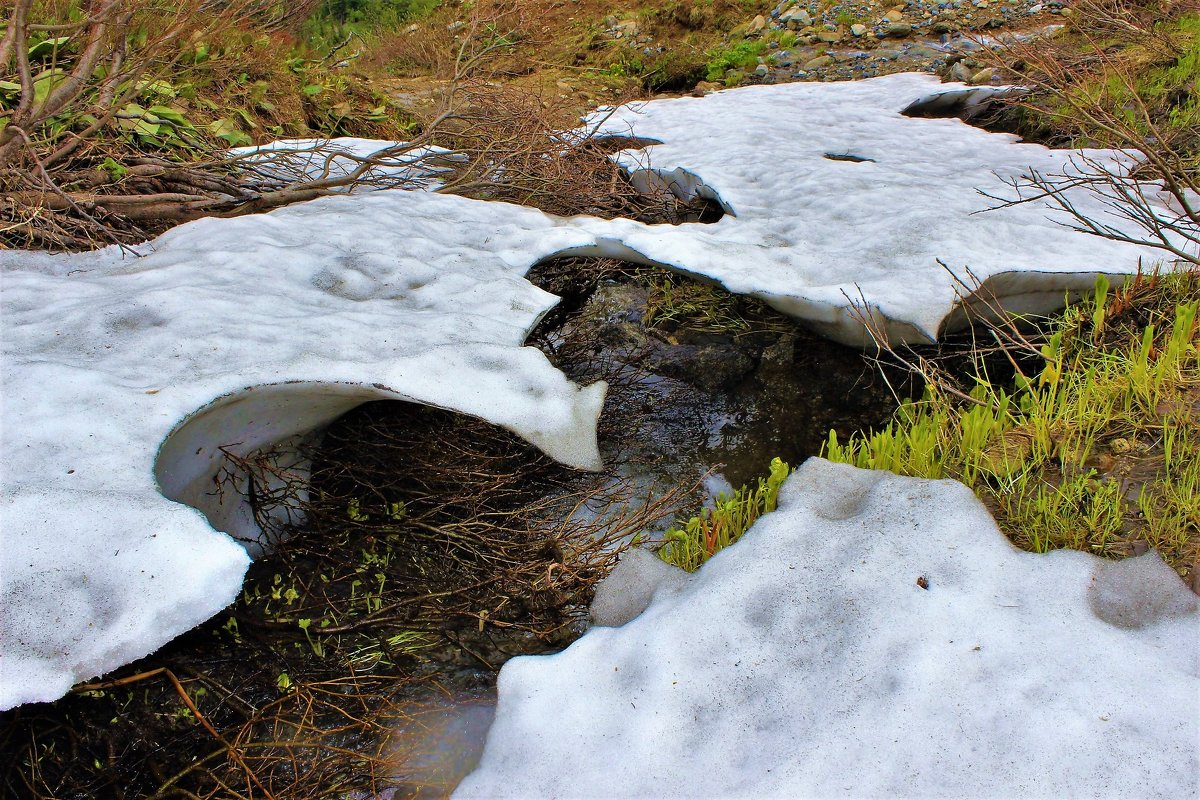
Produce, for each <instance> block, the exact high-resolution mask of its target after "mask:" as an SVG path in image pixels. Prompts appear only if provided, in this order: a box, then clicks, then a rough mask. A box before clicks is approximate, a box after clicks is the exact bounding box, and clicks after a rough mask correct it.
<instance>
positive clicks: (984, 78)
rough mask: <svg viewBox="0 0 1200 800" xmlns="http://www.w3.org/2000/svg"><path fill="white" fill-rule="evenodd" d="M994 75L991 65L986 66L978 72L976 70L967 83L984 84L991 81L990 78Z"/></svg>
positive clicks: (973, 84) (994, 71)
mask: <svg viewBox="0 0 1200 800" xmlns="http://www.w3.org/2000/svg"><path fill="white" fill-rule="evenodd" d="M995 75H996V70H994V69H992V68H991V67H987V68H986V69H981V70H979V72H976V73H975V74H974V75H972V76H971V78H970V80H968V81H967V83H969V84H971V85H972V86H982V85H984V84H988V83H991V82H992V78H993V77H995Z"/></svg>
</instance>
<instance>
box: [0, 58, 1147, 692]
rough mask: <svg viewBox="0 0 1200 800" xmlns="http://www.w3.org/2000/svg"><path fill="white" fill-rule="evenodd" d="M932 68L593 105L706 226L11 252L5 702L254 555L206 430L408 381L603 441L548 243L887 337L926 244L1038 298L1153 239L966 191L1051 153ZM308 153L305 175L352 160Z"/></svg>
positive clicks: (524, 224)
mask: <svg viewBox="0 0 1200 800" xmlns="http://www.w3.org/2000/svg"><path fill="white" fill-rule="evenodd" d="M935 86H936V82H935V81H934V80H933V79H931V78H930V77H929V76H914V75H899V76H889V77H886V78H880V79H876V80H870V81H861V82H857V83H850V84H792V85H785V86H775V87H753V88H750V89H745V90H737V91H730V92H720V93H717V94H714V95H710V96H708V97H705V98H702V99H695V98H684V99H679V100H667V101H661V102H655V103H651V104H647V105H644V106H642V107H641V108H640V110H634V109H628V108H626V109H621V110H619V111H618V112H617V114H615V115H614V116H613V117H612V118H611V119H609V120H608V121H607V123H606V131H605V133H608V134H617V135H620V134H622V133H628V128H630V127H632V128H633V132H634V134H635V135H636V136H637V137H639V138H638V139H637V140H636V142H635V144H637V145H639V146H640V145H645V144H647V143H648V142H649V141H650V140H651V139H653V140H654V141H659V142H663V144H657V145H656V144H651V145H649V149H650V150H651V151H652V153H653V158H654V165H653V166H654V169H653V170H648V171H643V172H639V173H636V174H635V179H636V180H638V181H642V182H645V183H646V185H648V186H649V185H654V184H663V183H665V184H666V185H669V186H671V187H672V188H673V190H675V191H678V192H679V193H680V194H681V195H683V196H689V197H690V196H697V197H703V198H707V199H709V200H711V201H713V202H719V203H720V204H721V205H722V207H723V208H725V209H726V210H727V211H729V212H731V213H730V214H727V215H726V216H725V217H724V218H722V219H721V220H720V221H719V222H717V223H715V224H711V225H699V224H688V225H680V226H675V227H672V226H665V225H656V226H651V225H643V224H641V223H638V222H633V221H630V220H612V221H605V220H599V219H594V218H588V217H576V218H572V219H557V218H552V217H549V216H547V215H544V214H542V213H540V212H538V211H535V210H531V209H526V208H518V207H515V206H511V205H506V204H501V203H485V202H478V201H471V200H464V199H461V198H454V197H446V196H441V195H437V194H434V193H431V192H403V191H381V192H367V193H354V194H349V195H341V196H337V197H327V198H324V199H321V200H316V201H313V202H310V203H305V204H301V205H296V206H292V207H289V208H285V209H281V210H278V211H275V212H272V213H270V214H262V215H256V216H249V217H242V218H237V219H205V220H200V221H198V222H194V223H191V224H188V225H184V226H181V227H179V228H177V229H175V230H173V231H171V232H169V233H167V234H166V235H164V236H162V237H160V238H159V239H157V240H155V241H154V242H153V243H151V244H150V245H148V246H147V249H148V250H149V251H151V252H150V254H149V255H147V256H146V257H144V258H139V259H128V260H123V259H122V257H121V254H120V253H119V252H117V251H114V250H107V251H101V252H98V253H92V254H86V255H71V256H60V257H50V256H45V255H42V254H36V253H19V252H6V253H0V270H2V271H3V297H2V298H0V302H2V308H0V326H2V328H0V343H2V345H3V360H2V367H3V371H2V375H3V377H2V380H3V385H2V390H3V391H2V394H3V399H4V407H3V431H4V434H3V437H2V441H0V463H3V465H4V469H3V474H2V475H0V492H2V497H3V499H2V500H0V526H2V528H3V533H4V540H5V541H4V548H3V552H0V658H2V659H3V662H2V664H0V670H2V675H3V679H2V680H0V708H6V707H10V706H13V705H16V704H19V703H24V702H31V701H39V700H51V699H54V698H55V697H58V696H60V695H62V694H63V693H64V692H65V691H67V689H68V688H69V687H70V685H71V684H72V683H73V682H75V681H77V680H79V679H86V678H90V677H92V676H94V675H96V674H99V673H102V672H104V671H106V670H109V669H112V668H114V667H117V666H119V665H121V664H123V663H126V662H128V661H129V660H131V659H134V658H136V657H138V656H140V655H144V654H146V653H149V652H151V651H152V650H154V649H155V648H157V647H159V646H160V645H162V644H163V643H165V642H166V641H168V640H169V639H170V638H172V637H173V636H175V635H177V634H179V633H181V632H183V631H185V630H187V629H188V628H189V627H191V626H193V625H195V624H198V623H199V622H201V621H202V620H204V619H205V618H207V617H209V616H211V615H212V614H214V613H216V612H218V611H219V610H220V609H221V608H223V607H224V606H225V605H226V604H227V603H228V602H229V601H230V600H231V599H232V598H233V597H234V596H235V595H236V593H237V591H238V588H239V582H240V576H241V574H242V572H243V571H244V569H245V566H246V563H247V557H246V554H245V552H244V551H243V548H242V547H241V546H239V545H237V544H235V543H234V542H233V541H232V540H230V539H229V538H227V537H225V536H223V535H221V534H219V533H216V532H215V531H214V529H216V530H219V531H225V532H228V533H230V534H232V535H234V536H236V537H238V538H240V539H242V540H253V539H254V537H255V535H256V530H255V529H254V527H253V525H252V520H251V514H250V513H249V510H248V508H247V507H246V505H245V503H244V501H242V500H241V498H240V497H238V496H237V495H238V493H237V492H236V491H233V490H232V489H234V488H236V487H227V488H228V489H230V490H227V491H224V492H222V491H219V490H218V482H217V480H216V479H217V478H218V474H219V471H220V469H221V464H222V457H223V454H222V452H221V448H222V447H224V448H225V449H226V450H228V451H229V452H232V453H234V454H235V455H239V456H240V455H245V454H247V453H249V452H251V451H253V450H255V449H258V448H264V447H271V446H276V445H280V444H281V443H289V442H293V443H294V442H295V441H296V440H297V439H298V438H299V437H303V436H305V435H306V434H308V433H310V432H312V431H314V430H317V429H320V428H321V427H322V426H323V425H324V424H326V423H327V422H328V421H330V420H331V419H333V418H334V417H336V416H337V415H338V414H340V413H342V412H343V411H345V410H348V409H349V408H351V407H353V406H355V405H357V404H359V403H362V402H364V401H366V400H372V399H384V398H398V399H408V400H415V401H418V402H423V403H428V404H432V405H437V406H441V407H444V408H449V409H454V410H457V411H462V412H465V413H468V414H473V415H475V416H478V417H481V418H483V419H486V420H489V421H491V422H493V423H496V424H498V425H502V426H504V427H506V428H508V429H510V430H512V431H514V432H515V433H518V434H520V435H522V436H524V437H525V438H527V439H529V440H530V441H531V442H533V443H534V444H536V445H537V446H539V447H541V448H542V449H543V450H544V451H545V452H546V453H548V454H549V455H551V456H553V457H554V458H557V459H559V460H560V461H563V462H565V463H567V464H571V465H575V466H578V467H596V466H598V460H599V455H598V452H597V448H596V442H595V419H596V415H597V414H598V413H599V409H600V406H601V403H602V400H603V393H604V387H603V386H602V385H596V386H592V387H587V388H584V389H581V388H580V387H577V386H575V385H574V384H572V383H570V382H569V381H568V380H566V378H565V377H564V376H563V375H562V374H561V373H559V372H558V371H557V370H555V369H554V368H553V367H552V366H551V365H550V364H549V362H548V361H547V360H546V359H545V358H544V357H543V356H542V355H541V354H540V353H539V352H537V351H536V350H533V349H528V348H523V347H521V343H522V341H523V340H524V337H525V335H526V332H527V331H528V330H529V329H530V328H531V327H532V326H533V325H534V324H536V322H537V320H538V319H540V317H541V315H543V314H544V313H545V312H546V311H547V310H548V309H549V308H550V307H551V306H552V305H553V304H554V303H555V302H556V299H555V298H554V297H552V296H551V295H548V294H546V293H545V292H542V291H540V290H538V289H536V288H535V287H533V286H532V285H531V284H529V283H528V282H527V281H525V280H524V278H523V277H522V275H523V274H524V272H525V270H527V269H528V268H529V266H530V265H532V264H534V263H536V262H537V261H539V260H541V259H543V258H549V257H553V256H556V255H567V254H580V255H604V256H612V257H618V258H628V259H632V260H636V261H642V262H649V263H658V264H663V265H666V266H670V267H673V268H675V269H678V270H681V271H684V272H690V273H694V274H699V275H705V276H710V277H712V278H714V279H716V280H719V281H721V282H722V283H724V284H725V285H726V286H727V287H728V288H730V289H731V290H732V291H735V292H741V293H746V294H752V295H755V296H757V297H760V298H763V299H764V300H766V301H767V302H769V303H771V304H772V305H774V306H775V307H776V308H778V309H780V310H782V311H784V312H786V313H789V314H792V315H794V316H796V317H799V318H801V319H804V320H807V321H808V322H809V323H810V324H812V325H813V326H814V327H817V328H818V329H820V330H822V331H824V332H825V333H826V334H828V335H830V336H833V337H835V338H838V339H841V340H843V341H861V340H862V339H863V328H862V324H861V322H860V321H859V320H858V319H857V318H856V316H855V312H854V311H853V309H852V307H851V303H850V301H849V300H848V297H849V298H855V299H859V298H861V300H862V301H863V302H865V303H866V304H867V305H869V306H871V307H872V309H873V312H872V313H875V314H877V315H878V317H879V318H880V319H882V320H885V321H886V324H887V325H888V327H889V329H890V332H891V334H892V336H893V339H894V340H896V341H902V340H920V339H929V338H932V337H934V336H936V334H937V333H938V331H939V329H940V328H941V326H942V325H943V323H944V322H945V321H946V320H947V319H948V318H949V315H951V313H952V311H953V309H954V307H955V305H956V302H957V301H958V300H959V297H958V287H957V286H956V284H955V282H954V280H953V278H952V277H951V276H949V275H948V274H947V273H946V271H945V270H943V269H942V268H941V267H940V266H939V265H938V260H939V259H940V260H941V261H942V262H944V263H946V264H947V265H949V266H950V267H952V268H961V267H965V266H969V267H970V268H971V269H972V270H974V272H975V274H977V275H979V276H980V277H981V278H983V279H986V281H987V288H988V290H989V291H993V292H995V293H996V294H998V295H999V296H1000V297H1001V299H1003V300H1004V301H1005V302H1008V303H1010V304H1014V305H1019V306H1023V307H1025V308H1041V309H1043V310H1044V309H1045V308H1048V307H1050V306H1053V305H1054V304H1056V303H1058V302H1061V299H1062V295H1063V290H1064V289H1065V288H1071V287H1076V288H1080V287H1083V286H1085V285H1086V286H1090V285H1091V282H1092V273H1093V272H1094V271H1096V270H1104V271H1125V272H1131V271H1133V270H1134V269H1136V267H1137V262H1138V259H1139V258H1140V257H1144V256H1147V255H1153V253H1150V252H1149V251H1146V250H1143V249H1139V248H1136V247H1132V246H1129V245H1123V244H1117V243H1115V242H1110V241H1106V240H1102V239H1097V238H1092V237H1088V236H1084V235H1082V234H1078V233H1074V232H1071V231H1069V230H1067V229H1065V228H1063V227H1061V226H1060V225H1057V224H1055V223H1054V222H1053V221H1050V220H1048V219H1047V218H1046V209H1039V208H1036V207H1034V206H1021V207H1018V208H1009V209H1005V210H1003V211H997V212H992V213H987V214H974V213H973V212H975V211H978V210H980V209H982V208H985V207H986V206H987V205H988V201H986V200H985V199H984V198H982V197H981V196H980V195H979V194H978V192H977V188H985V189H986V188H992V189H996V188H999V187H1002V184H1001V183H1000V179H1001V178H1003V177H1010V176H1012V175H1016V174H1019V173H1020V172H1023V171H1025V170H1026V169H1028V168H1029V167H1031V166H1032V167H1034V168H1036V169H1039V170H1041V171H1043V172H1053V171H1054V170H1055V168H1057V167H1061V166H1062V165H1063V164H1065V163H1066V161H1067V155H1066V154H1064V153H1063V152H1058V151H1050V150H1046V149H1045V148H1041V147H1036V146H1030V145H1022V144H1017V143H1015V142H1014V141H1013V139H1012V137H1010V136H1004V135H997V134H988V133H985V132H983V131H979V130H976V129H973V128H970V127H968V126H966V125H964V124H962V123H961V122H959V121H957V120H929V119H912V118H909V117H905V116H903V114H902V113H901V112H902V111H903V110H904V109H905V108H907V107H908V106H909V105H910V104H912V103H913V102H914V101H916V100H918V99H920V98H922V97H924V96H926V95H928V94H930V92H931V91H932V90H933V89H934V87H935ZM630 141H633V140H630ZM385 144H386V143H373V142H365V141H361V140H354V141H351V140H344V141H340V142H335V143H333V145H331V146H333V148H334V150H333V151H330V152H337V151H338V148H341V150H340V152H342V153H345V154H351V155H353V154H364V153H370V152H374V151H375V150H377V149H378V147H380V146H384V145H385ZM292 149H293V150H294V149H295V148H292ZM826 154H834V155H837V154H851V155H853V156H854V157H855V160H854V162H853V163H850V162H847V161H846V160H843V159H831V158H828V157H826ZM294 155H295V157H296V158H299V159H300V160H299V161H296V162H294V163H292V168H294V169H295V170H298V171H300V172H305V173H307V174H312V171H313V170H314V169H318V170H320V171H324V170H325V169H326V168H327V167H328V168H329V169H331V170H333V171H334V172H336V171H338V170H344V169H346V168H347V167H348V165H349V164H350V163H352V162H353V159H346V158H341V157H335V158H333V159H332V160H331V161H329V162H326V161H325V160H324V156H316V157H315V160H314V159H310V158H309V157H308V154H305V153H300V154H294ZM1092 155H1093V157H1095V158H1099V159H1104V158H1115V156H1114V155H1113V154H1106V153H1093V154H1092ZM390 167H391V168H395V169H398V170H401V171H403V170H406V169H410V168H411V165H409V164H406V163H396V164H392V165H390ZM993 171H995V173H997V174H993ZM406 174H407V173H406ZM1077 202H1078V204H1079V205H1080V207H1081V208H1084V209H1086V210H1091V209H1092V208H1093V206H1092V205H1089V202H1090V201H1089V199H1088V198H1087V197H1080V198H1078V199H1077ZM734 215H736V216H734ZM297 467H298V469H300V470H301V471H303V464H302V463H300V464H298V465H297ZM168 498H170V499H168ZM173 501H179V502H178V503H177V502H173ZM184 504H186V505H184ZM188 506H191V507H188Z"/></svg>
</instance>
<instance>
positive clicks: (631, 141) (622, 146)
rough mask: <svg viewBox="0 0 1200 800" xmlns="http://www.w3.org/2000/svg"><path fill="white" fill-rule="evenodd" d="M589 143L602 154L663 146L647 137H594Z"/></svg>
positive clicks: (657, 140)
mask: <svg viewBox="0 0 1200 800" xmlns="http://www.w3.org/2000/svg"><path fill="white" fill-rule="evenodd" d="M589 142H590V143H591V144H592V145H593V146H594V147H595V148H596V149H598V150H600V152H602V153H609V154H612V153H619V152H621V151H622V150H643V149H645V148H647V147H650V146H651V145H656V144H662V141H661V140H659V139H650V138H648V137H645V136H618V135H612V136H603V135H599V136H593V137H592V138H591V139H590V140H589Z"/></svg>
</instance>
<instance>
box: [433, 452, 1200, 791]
mask: <svg viewBox="0 0 1200 800" xmlns="http://www.w3.org/2000/svg"><path fill="white" fill-rule="evenodd" d="M919 579H920V580H919ZM655 580H657V578H655ZM1135 585H1136V588H1135ZM499 692H500V700H499V707H498V710H497V716H496V721H495V723H494V725H493V727H492V730H491V732H490V733H489V736H488V742H487V747H486V750H485V752H484V756H483V760H482V762H481V765H480V767H479V769H478V770H477V771H476V772H474V773H472V774H471V775H470V776H468V777H467V779H466V780H465V781H464V782H463V783H462V784H461V785H460V786H459V789H458V791H457V792H456V794H455V797H456V798H470V797H488V798H501V797H513V798H527V797H560V798H568V797H614V798H615V797H642V798H647V797H654V798H701V797H704V798H715V797H779V798H799V797H834V796H837V797H934V796H938V797H1067V796H1071V797H1149V796H1155V797H1165V798H1176V797H1192V796H1194V795H1195V794H1196V790H1197V788H1198V787H1200V764H1198V753H1197V749H1196V743H1197V741H1198V737H1200V612H1198V610H1197V602H1196V597H1195V596H1193V595H1192V594H1191V593H1190V592H1189V591H1188V590H1187V589H1186V587H1184V585H1183V583H1182V582H1181V581H1180V580H1179V578H1178V576H1176V575H1175V574H1174V573H1173V572H1172V571H1171V570H1170V569H1168V568H1167V567H1166V566H1165V565H1163V564H1162V563H1161V562H1160V561H1158V560H1157V556H1156V555H1150V556H1146V557H1142V558H1140V559H1136V560H1134V561H1132V562H1126V563H1125V564H1122V565H1111V564H1107V563H1106V562H1102V561H1101V560H1100V559H1098V558H1095V557H1093V556H1090V555H1086V554H1083V553H1077V552H1056V553H1051V554H1049V555H1034V554H1030V553H1023V552H1020V551H1018V550H1016V549H1015V548H1014V547H1013V546H1012V545H1011V544H1009V542H1008V541H1007V540H1006V539H1005V538H1004V536H1003V535H1002V534H1001V533H1000V531H999V530H998V529H997V528H996V525H995V523H994V522H993V521H992V519H991V518H990V516H989V515H988V513H987V511H986V509H985V508H984V507H983V505H982V504H980V503H979V502H978V501H977V500H976V499H975V497H974V496H973V495H972V494H971V492H970V490H968V489H967V488H965V487H964V486H962V485H961V484H958V483H956V482H953V481H927V480H917V479H913V478H901V477H897V476H894V475H891V474H890V473H881V472H867V471H863V470H857V469H854V468H852V467H847V466H843V465H835V464H831V463H829V462H826V461H822V460H819V459H811V460H809V461H808V462H807V463H806V464H805V465H804V466H803V467H802V468H801V469H800V470H798V471H797V473H796V474H795V475H793V476H792V477H791V478H790V479H789V480H788V482H787V483H786V484H785V486H784V489H783V492H782V493H781V496H780V503H779V510H778V511H777V512H775V513H773V514H769V515H767V516H765V517H763V518H762V519H761V520H759V522H758V523H756V524H755V526H754V528H753V529H752V530H751V531H750V532H749V533H748V534H747V535H746V536H745V537H744V538H743V539H742V540H741V541H740V542H739V543H738V544H737V545H735V546H733V547H731V548H728V549H727V550H725V551H723V552H721V553H719V554H718V555H717V556H716V557H714V558H713V559H712V560H711V561H709V562H708V563H707V564H705V566H704V567H703V568H702V569H701V570H700V571H699V572H697V573H696V574H695V575H694V576H693V577H692V578H691V579H690V581H689V582H688V585H686V586H685V587H683V588H682V589H673V590H672V591H667V592H663V591H660V592H658V593H657V594H655V597H654V600H653V602H652V603H651V604H650V606H649V608H647V609H646V611H645V612H643V613H642V614H641V615H640V616H639V617H637V618H636V619H634V620H633V621H632V622H629V623H627V624H626V625H624V626H623V627H620V628H594V629H592V630H591V631H590V632H589V633H587V634H586V635H585V636H584V637H583V638H582V639H580V640H579V641H577V642H576V643H575V644H573V645H571V646H570V647H569V648H568V649H567V650H565V651H564V652H562V653H559V654H557V655H554V656H537V657H522V658H517V659H513V660H512V661H509V662H508V663H507V664H506V665H505V666H504V668H503V670H502V671H501V673H500V682H499Z"/></svg>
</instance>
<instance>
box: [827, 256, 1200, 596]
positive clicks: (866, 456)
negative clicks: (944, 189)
mask: <svg viewBox="0 0 1200 800" xmlns="http://www.w3.org/2000/svg"><path fill="white" fill-rule="evenodd" d="M1198 297H1200V274H1198V273H1196V272H1194V271H1193V272H1188V273H1178V274H1172V275H1165V276H1149V277H1139V278H1138V279H1137V280H1135V281H1134V282H1133V283H1132V284H1130V285H1129V286H1127V287H1124V288H1122V289H1120V290H1118V291H1116V292H1115V293H1110V292H1109V287H1108V285H1107V282H1105V281H1103V280H1101V281H1100V282H1099V283H1098V284H1097V287H1096V291H1095V293H1094V295H1093V296H1092V297H1090V298H1089V299H1088V300H1086V301H1085V302H1083V303H1080V304H1078V305H1076V306H1074V307H1071V308H1069V309H1068V310H1067V311H1065V312H1064V313H1063V314H1062V316H1060V317H1058V318H1057V319H1056V320H1055V321H1054V322H1053V323H1052V324H1051V326H1050V331H1049V333H1048V334H1047V335H1046V336H1045V337H1044V339H1042V340H1040V343H1041V347H1040V364H1041V369H1040V371H1038V373H1037V374H1034V375H1024V374H1022V373H1021V372H1020V370H1018V373H1017V376H1016V379H1015V381H1014V382H1013V383H1012V384H1011V385H1007V386H1002V385H997V384H995V383H993V382H991V381H989V380H988V378H987V375H986V372H985V371H984V370H983V368H982V363H981V362H979V363H977V365H976V376H975V379H974V382H975V385H974V387H972V388H971V390H970V392H969V400H967V399H964V398H962V397H958V396H956V395H955V394H954V393H953V392H951V391H947V390H945V389H944V388H941V387H939V386H937V385H933V386H932V387H931V388H930V389H928V390H927V391H926V394H925V396H924V397H923V399H921V400H919V401H914V402H907V403H905V404H904V405H903V406H902V407H901V408H900V409H899V411H898V412H897V413H896V416H895V419H894V420H893V422H892V423H891V424H889V425H888V426H887V427H886V428H885V429H883V430H881V431H877V432H874V433H870V434H861V433H856V434H854V435H852V436H850V438H849V439H848V440H846V441H844V442H843V441H841V440H839V438H838V435H837V433H836V432H832V431H831V432H830V434H829V440H828V443H827V444H826V447H825V448H824V453H823V455H824V456H825V457H826V458H829V459H831V460H833V461H840V462H845V463H849V464H853V465H855V466H859V467H865V468H871V469H885V470H890V471H892V472H896V473H899V474H904V475H913V476H918V477H924V478H944V477H950V478H957V479H958V480H961V481H962V482H963V483H965V484H967V485H968V486H970V487H971V488H972V489H974V490H975V492H976V493H977V494H978V495H979V497H980V498H981V499H982V500H983V501H984V502H985V503H986V504H987V505H988V506H989V507H990V508H991V509H992V511H993V512H994V513H995V515H996V517H997V521H998V522H999V524H1000V526H1001V527H1002V528H1003V529H1004V530H1005V531H1006V533H1008V534H1009V536H1010V537H1011V538H1012V539H1013V541H1015V542H1016V543H1017V544H1018V545H1020V546H1021V547H1024V548H1026V549H1028V550H1032V551H1035V552H1046V551H1048V550H1053V549H1058V548H1072V549H1077V550H1084V551H1087V552H1092V553H1096V554H1098V555H1104V556H1110V557H1122V556H1125V555H1130V554H1132V553H1135V552H1138V551H1140V550H1141V549H1142V547H1143V546H1149V547H1154V548H1156V549H1158V551H1159V553H1160V554H1161V555H1162V556H1163V558H1164V559H1165V560H1166V561H1167V562H1168V563H1169V564H1171V566H1172V567H1174V568H1175V569H1176V571H1178V572H1179V573H1180V575H1182V576H1184V577H1189V576H1190V573H1191V572H1192V570H1194V568H1195V567H1194V565H1195V563H1196V561H1197V557H1198V556H1200V550H1198V538H1200V537H1197V535H1196V534H1197V533H1198V532H1200V414H1198V413H1197V411H1198V409H1200V325H1198V311H1200V300H1198V299H1197V298H1198Z"/></svg>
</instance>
